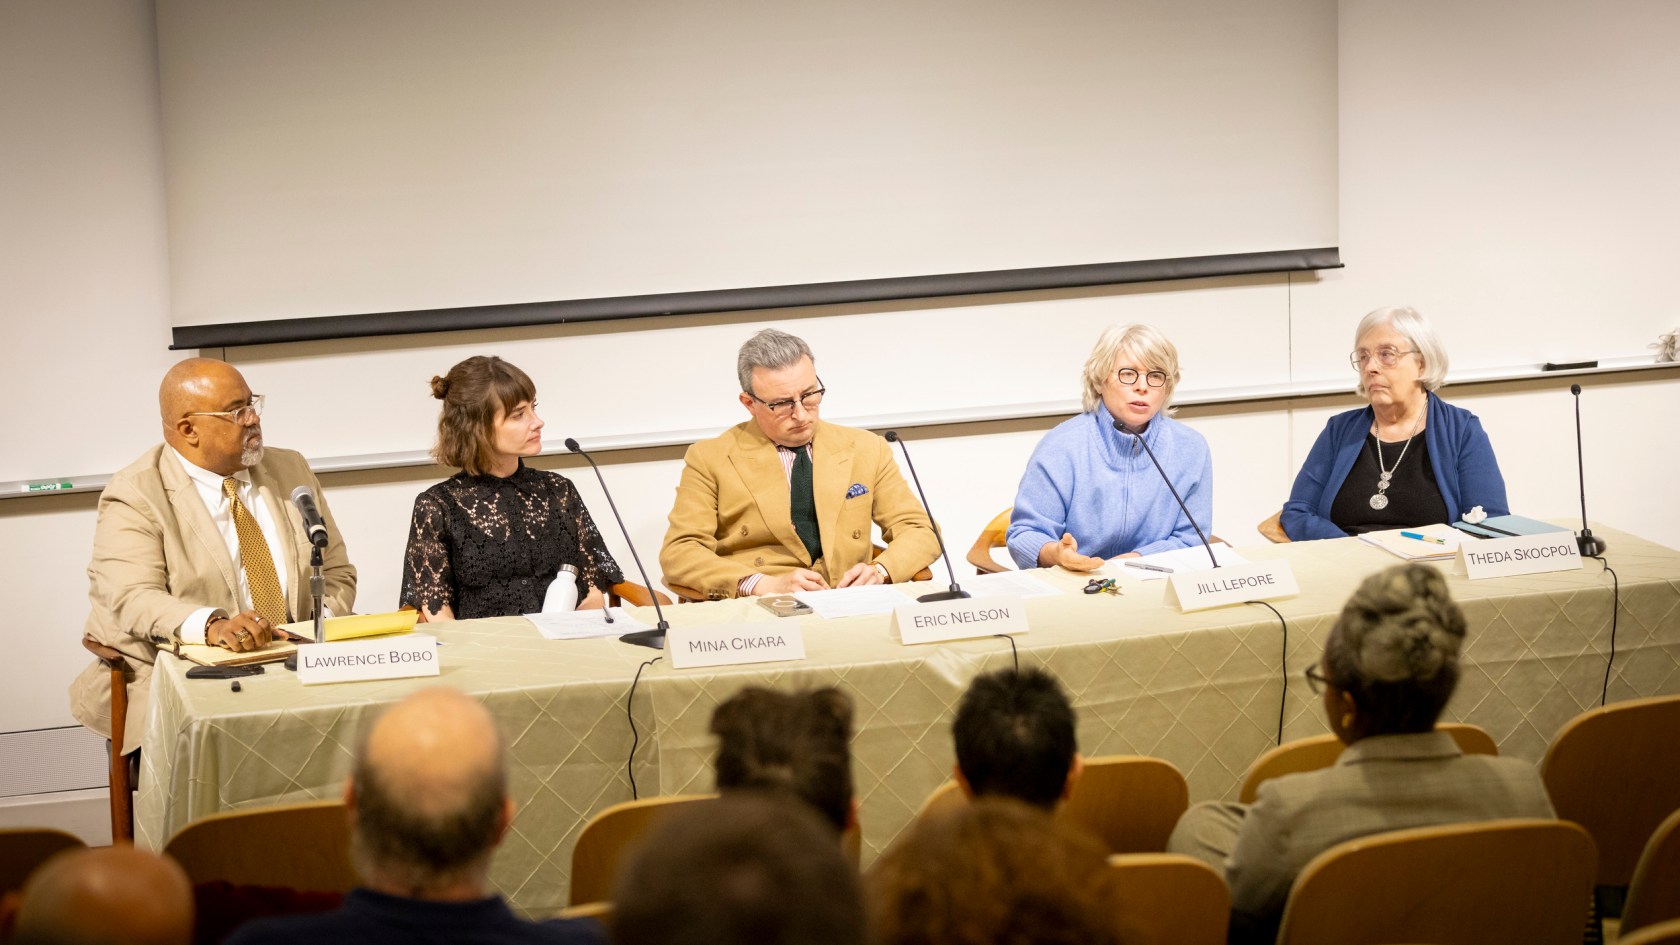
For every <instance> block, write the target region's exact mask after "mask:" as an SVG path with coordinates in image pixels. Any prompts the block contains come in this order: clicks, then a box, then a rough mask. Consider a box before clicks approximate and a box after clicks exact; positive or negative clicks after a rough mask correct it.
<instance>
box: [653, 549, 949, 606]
mask: <svg viewBox="0 0 1680 945" xmlns="http://www.w3.org/2000/svg"><path fill="white" fill-rule="evenodd" d="M874 548H875V554H874V556H873V557H871V559H870V560H872V561H873V560H874V559H875V558H879V557H881V555H882V553H883V552H885V551H886V550H887V549H885V548H883V547H881V546H880V545H875V546H874ZM910 580H912V581H931V580H933V569H932V568H923V569H921V570H920V571H917V572H916V573H915V574H914V575H912V576H911V578H910ZM665 587H666V589H667V590H669V591H670V592H671V593H673V594H675V595H677V603H679V604H698V603H702V602H704V601H706V600H708V599H709V598H707V597H706V595H705V594H704V593H703V592H702V591H700V590H699V589H698V588H693V587H688V586H686V585H683V584H672V583H671V582H670V581H666V582H665ZM661 599H662V600H663V598H661ZM666 603H669V602H668V601H666Z"/></svg>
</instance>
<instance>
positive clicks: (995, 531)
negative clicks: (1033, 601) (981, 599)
mask: <svg viewBox="0 0 1680 945" xmlns="http://www.w3.org/2000/svg"><path fill="white" fill-rule="evenodd" d="M1014 511H1015V507H1014V506H1010V507H1009V508H1007V509H1004V510H1003V511H1002V512H999V513H998V514H997V515H996V516H994V517H993V518H992V520H991V521H990V522H987V523H986V527H985V528H982V529H980V537H978V538H976V539H974V546H973V547H972V548H969V549H968V563H969V564H972V565H974V570H975V571H976V572H977V573H979V574H996V573H998V572H999V571H1008V570H1009V569H1008V568H1007V567H1004V566H1003V565H1001V564H998V563H997V559H996V558H993V557H992V549H993V548H1002V547H1003V546H1004V544H1005V540H1004V539H1005V536H1006V535H1007V534H1008V532H1009V516H1010V514H1011V513H1013V512H1014Z"/></svg>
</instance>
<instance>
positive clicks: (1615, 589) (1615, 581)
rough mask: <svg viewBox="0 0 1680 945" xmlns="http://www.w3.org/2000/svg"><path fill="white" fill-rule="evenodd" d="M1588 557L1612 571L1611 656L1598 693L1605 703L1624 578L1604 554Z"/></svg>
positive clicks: (1614, 656) (1605, 666)
mask: <svg viewBox="0 0 1680 945" xmlns="http://www.w3.org/2000/svg"><path fill="white" fill-rule="evenodd" d="M1587 557H1589V558H1591V559H1593V560H1594V561H1597V562H1598V563H1599V564H1602V565H1604V570H1606V571H1609V572H1610V587H1611V591H1610V658H1609V659H1608V660H1605V661H1604V688H1603V690H1602V691H1600V692H1599V694H1598V704H1599V705H1604V704H1605V703H1606V702H1608V701H1609V700H1610V667H1612V666H1614V665H1616V624H1617V623H1618V622H1619V618H1620V617H1621V615H1622V579H1621V578H1619V577H1617V576H1616V570H1615V569H1614V568H1612V567H1610V561H1609V560H1608V559H1607V558H1605V557H1604V556H1603V555H1588V556H1587Z"/></svg>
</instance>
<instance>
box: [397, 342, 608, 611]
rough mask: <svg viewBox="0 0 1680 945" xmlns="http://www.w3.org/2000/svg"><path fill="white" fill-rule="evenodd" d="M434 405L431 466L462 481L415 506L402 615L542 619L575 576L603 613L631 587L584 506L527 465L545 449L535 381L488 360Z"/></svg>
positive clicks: (451, 383)
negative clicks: (611, 598) (553, 594)
mask: <svg viewBox="0 0 1680 945" xmlns="http://www.w3.org/2000/svg"><path fill="white" fill-rule="evenodd" d="M432 396H433V397H436V398H437V399H439V400H441V401H443V409H442V410H441V411H440V412H439V413H438V436H437V444H436V445H435V446H433V447H432V458H433V459H435V460H437V461H438V463H439V464H440V465H443V466H454V467H456V468H458V469H460V470H461V471H460V472H458V473H456V474H455V475H454V476H452V477H450V478H448V479H445V480H444V481H442V482H440V483H438V484H436V485H434V486H432V487H431V488H430V489H427V490H426V491H425V492H422V493H420V494H419V495H418V496H415V498H414V520H413V523H412V524H411V525H410V526H409V530H408V550H407V551H406V552H405V553H404V555H403V585H402V592H401V600H400V604H401V605H402V606H408V607H413V608H415V609H416V610H419V611H420V614H421V618H422V619H423V620H468V619H471V618H474V617H508V616H517V615H519V614H534V613H537V612H538V611H540V610H542V607H543V597H544V595H545V594H546V593H547V591H548V586H549V585H550V584H551V583H553V582H554V579H555V576H556V575H557V574H559V572H560V567H561V565H568V564H569V565H571V566H572V569H573V570H572V574H573V578H574V579H575V580H576V581H577V601H578V608H579V609H584V608H597V607H602V606H605V604H606V591H607V590H608V589H609V588H611V587H612V586H613V585H614V584H617V583H618V582H620V581H622V580H624V576H623V575H622V574H621V573H620V571H619V568H618V563H617V562H615V561H613V558H612V555H611V554H609V553H608V552H607V546H606V543H605V542H603V541H602V540H601V533H600V532H599V531H597V530H596V529H595V521H594V520H593V519H591V518H590V517H589V510H588V509H586V508H584V506H583V497H582V496H581V495H579V494H578V490H577V487H576V486H574V485H572V481H571V480H570V479H567V478H566V477H565V476H562V475H560V474H559V473H557V472H549V471H548V470H545V469H532V468H531V467H529V466H527V465H525V460H524V457H526V456H535V455H537V454H538V453H541V452H542V448H543V441H542V431H543V421H542V418H541V417H538V416H537V388H536V385H534V384H532V383H531V379H530V377H528V376H526V374H525V372H524V371H521V370H520V369H519V368H516V367H514V366H513V365H511V364H509V363H507V362H506V361H503V360H502V359H501V358H493V357H485V356H483V355H479V356H476V357H471V358H468V359H466V360H465V361H462V362H461V363H460V364H457V365H455V366H454V367H452V368H450V369H449V373H448V374H446V375H444V376H443V377H434V378H432Z"/></svg>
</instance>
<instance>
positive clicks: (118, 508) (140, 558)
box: [70, 358, 356, 753]
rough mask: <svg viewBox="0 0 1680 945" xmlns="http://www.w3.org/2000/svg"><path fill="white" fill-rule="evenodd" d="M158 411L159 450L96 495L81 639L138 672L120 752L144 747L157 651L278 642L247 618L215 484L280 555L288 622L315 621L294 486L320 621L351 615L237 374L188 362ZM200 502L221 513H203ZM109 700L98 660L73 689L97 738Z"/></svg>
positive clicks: (332, 554) (301, 481)
mask: <svg viewBox="0 0 1680 945" xmlns="http://www.w3.org/2000/svg"><path fill="white" fill-rule="evenodd" d="M159 406H160V409H161V411H162V413H163V421H164V442H163V443H161V444H158V445H157V446H154V447H152V448H151V449H149V450H147V451H146V453H145V454H144V455H143V456H141V457H140V458H139V459H138V460H136V461H135V462H134V463H132V464H131V465H129V466H128V467H127V468H125V469H123V470H122V471H121V472H119V473H117V474H116V475H115V476H113V477H112V478H111V482H110V483H109V484H108V485H107V486H106V487H105V491H104V492H103V493H102V494H101V495H100V497H99V516H98V522H97V524H96V525H95V526H94V540H93V560H92V562H91V563H90V564H89V565H88V600H89V603H90V605H91V609H90V612H89V614H88V619H87V624H86V626H85V628H84V633H85V634H86V635H87V636H89V637H92V638H93V639H95V640H97V641H99V642H100V643H104V644H106V645H108V646H111V647H114V648H115V649H117V650H120V651H122V653H123V654H124V655H126V656H127V657H128V658H129V659H128V662H129V665H130V666H131V667H132V668H133V676H132V677H131V678H130V680H129V684H128V700H129V701H128V724H127V726H126V728H125V731H124V733H123V750H124V752H125V753H126V752H130V751H133V750H134V749H136V748H138V747H140V738H141V735H142V734H143V732H144V731H145V722H146V708H147V697H148V693H149V688H150V682H151V673H152V664H153V662H154V661H155V660H156V658H157V652H158V650H160V649H172V648H173V647H174V646H175V645H176V644H177V643H180V642H188V643H210V644H212V645H216V646H222V647H226V648H227V649H230V650H236V651H246V650H253V649H258V648H260V647H262V646H264V645H266V644H267V643H268V642H269V640H270V639H271V638H272V637H273V636H274V634H275V628H274V623H275V621H273V620H270V619H268V618H266V617H265V616H263V615H262V614H261V613H259V612H258V610H257V609H256V608H255V607H254V606H253V603H252V599H251V592H250V589H249V586H248V580H247V578H246V575H245V573H244V571H243V569H242V568H243V562H242V560H241V559H240V558H239V557H238V553H239V544H238V539H237V536H236V534H235V532H234V528H233V525H232V521H231V517H230V516H231V511H230V503H229V501H228V500H227V499H226V498H225V497H221V496H219V495H217V492H218V490H219V487H220V483H219V480H220V479H222V478H225V477H230V476H231V477H233V478H235V480H236V481H237V482H238V483H239V484H240V485H239V489H240V494H241V496H242V497H244V498H243V501H244V502H245V503H246V504H247V505H248V506H249V507H250V511H251V513H252V515H253V517H254V518H255V520H256V521H257V523H258V524H259V526H260V527H261V529H262V533H263V538H264V539H265V544H266V546H267V547H269V548H271V549H275V553H273V554H271V555H270V557H271V558H272V559H273V563H274V570H275V572H276V575H277V577H278V578H279V580H280V583H281V587H282V588H283V590H284V609H285V610H286V614H285V615H284V616H285V617H286V618H289V619H294V620H307V619H310V618H312V617H313V616H314V612H313V609H312V606H313V605H312V601H311V598H310V594H309V556H310V544H309V538H308V535H307V533H306V531H305V529H304V526H303V520H302V517H301V516H300V515H299V514H298V511H297V509H296V508H295V507H294V506H293V505H292V503H291V501H290V496H291V492H292V489H294V488H295V487H297V486H299V485H307V486H309V488H310V489H311V490H313V491H314V492H315V496H316V502H317V504H318V505H319V506H320V509H321V516H322V518H323V519H324V520H325V522H326V526H327V534H328V538H329V543H328V545H327V547H326V549H325V551H324V553H323V559H322V560H323V562H324V566H323V568H322V575H323V577H324V578H325V585H326V586H325V594H324V600H323V603H324V605H325V607H326V609H327V611H328V612H329V613H335V614H348V613H350V612H351V607H352V606H353V605H354V603H355V598H356V569H355V567H353V566H352V565H351V564H350V562H349V559H348V557H347V555H346V552H345V548H344V542H343V540H342V539H341V538H340V537H339V531H338V527H337V525H336V523H335V522H334V521H333V517H332V511H331V510H330V509H329V508H328V507H327V503H326V498H325V496H323V495H322V494H321V491H320V489H321V487H320V483H319V482H317V481H316V479H315V475H314V473H312V472H310V470H309V465H308V463H307V462H305V460H304V458H303V457H302V456H301V455H299V454H297V453H295V452H292V451H290V450H281V449H274V448H272V447H264V446H263V445H262V425H261V420H260V416H259V413H258V411H260V409H261V400H260V398H255V397H253V396H252V394H251V391H250V388H249V387H247V386H246V384H245V380H244V378H243V377H241V376H240V374H239V372H238V371H237V370H235V369H234V368H233V367H232V366H230V365H227V364H224V363H222V362H220V361H210V360H206V359H200V358H194V359H191V360H188V361H183V362H181V363H180V364H177V365H176V366H175V367H174V368H172V369H171V370H170V372H169V374H168V376H166V377H165V378H164V383H163V386H162V388H161V389H160V391H159ZM189 467H190V468H189ZM206 496H212V497H214V499H215V501H217V502H218V503H219V507H218V508H213V507H212V506H210V505H209V504H207V499H206ZM110 689H111V684H110V673H109V670H108V669H106V667H105V665H104V664H103V663H99V662H95V663H94V664H93V665H91V666H89V667H88V668H87V669H85V670H84V671H83V672H82V673H81V674H80V675H79V676H78V677H76V680H75V682H74V683H72V685H71V687H70V701H71V711H72V713H73V714H74V715H75V717H76V719H77V721H79V722H81V723H82V724H83V725H86V726H87V727H88V728H90V729H92V730H94V731H95V732H98V733H99V734H101V735H105V736H106V737H109V736H110V734H111V692H110Z"/></svg>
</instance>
